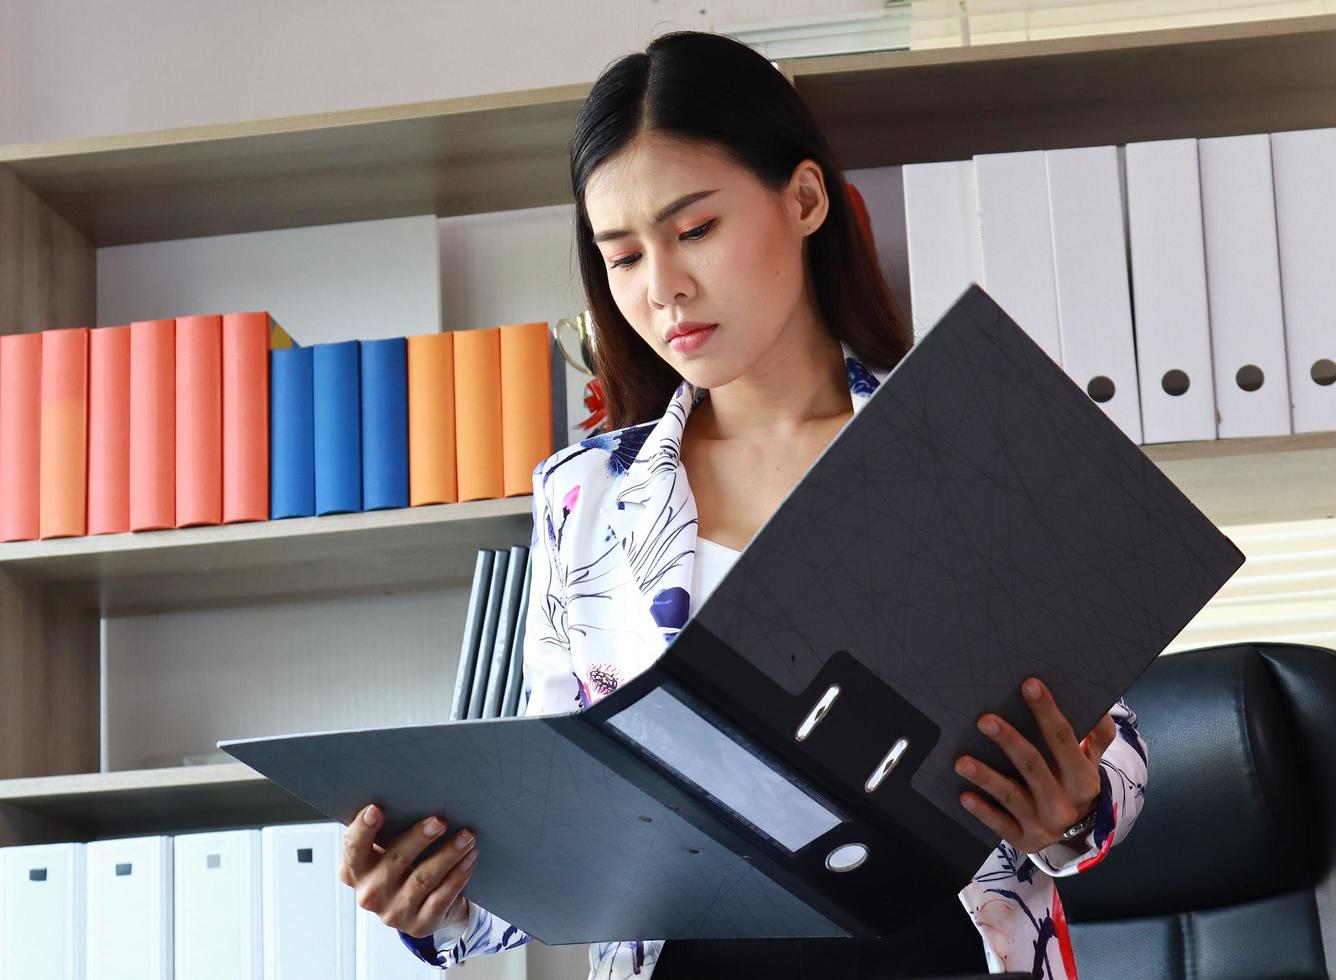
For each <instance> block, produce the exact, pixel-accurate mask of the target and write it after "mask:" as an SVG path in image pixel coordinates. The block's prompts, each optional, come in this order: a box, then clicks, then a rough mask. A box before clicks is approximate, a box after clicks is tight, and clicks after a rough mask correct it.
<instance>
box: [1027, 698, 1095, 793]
mask: <svg viewBox="0 0 1336 980" xmlns="http://www.w3.org/2000/svg"><path fill="white" fill-rule="evenodd" d="M1021 691H1022V693H1023V695H1024V697H1025V700H1026V703H1027V704H1029V705H1030V712H1031V713H1032V714H1033V715H1034V718H1035V722H1036V723H1038V725H1039V730H1040V732H1042V733H1043V736H1044V742H1045V743H1046V744H1047V745H1048V747H1049V750H1050V751H1051V752H1052V753H1053V762H1054V764H1055V765H1056V766H1057V767H1058V774H1059V778H1061V780H1062V782H1063V785H1070V783H1071V782H1072V780H1073V777H1075V776H1076V775H1077V774H1079V773H1081V772H1083V771H1084V769H1085V768H1086V767H1087V764H1088V760H1087V758H1086V754H1085V753H1084V752H1083V751H1082V750H1081V745H1080V744H1079V743H1078V741H1077V738H1076V732H1074V731H1072V726H1071V723H1070V722H1069V721H1067V717H1066V716H1065V715H1064V714H1063V713H1062V712H1061V711H1060V710H1059V709H1058V703H1057V702H1056V701H1054V700H1053V694H1052V692H1050V691H1049V689H1048V685H1047V684H1045V683H1043V682H1042V681H1041V680H1039V678H1037V677H1031V678H1028V679H1027V680H1026V681H1025V683H1024V684H1022V685H1021Z"/></svg>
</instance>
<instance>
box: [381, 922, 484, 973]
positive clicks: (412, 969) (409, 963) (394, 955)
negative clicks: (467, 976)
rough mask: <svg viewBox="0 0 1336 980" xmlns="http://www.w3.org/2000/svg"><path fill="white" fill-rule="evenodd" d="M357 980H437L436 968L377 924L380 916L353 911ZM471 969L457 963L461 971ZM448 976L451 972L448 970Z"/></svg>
mask: <svg viewBox="0 0 1336 980" xmlns="http://www.w3.org/2000/svg"><path fill="white" fill-rule="evenodd" d="M356 930H357V940H356V944H357V980H438V978H439V977H441V976H442V974H441V971H440V969H439V968H438V967H434V966H430V965H428V964H426V963H424V962H422V960H420V959H418V958H417V957H416V956H415V955H413V951H412V950H410V949H409V948H408V947H407V946H406V945H405V944H404V941H403V939H402V938H400V936H399V931H398V930H397V929H393V928H391V927H390V926H387V925H386V924H385V923H384V922H381V921H380V916H378V915H377V914H376V913H374V912H368V911H367V910H366V909H364V908H362V907H360V906H358V908H357V926H356ZM473 966H475V964H472V963H461V964H459V966H458V967H457V968H456V969H459V970H461V971H463V970H467V969H468V968H470V967H473ZM450 972H451V973H453V972H454V970H453V969H452V970H451V971H450Z"/></svg>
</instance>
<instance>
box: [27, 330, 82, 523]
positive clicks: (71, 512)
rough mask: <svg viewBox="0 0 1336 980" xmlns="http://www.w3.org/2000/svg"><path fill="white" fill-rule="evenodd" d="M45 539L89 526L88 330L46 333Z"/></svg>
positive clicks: (42, 481) (41, 511) (41, 508)
mask: <svg viewBox="0 0 1336 980" xmlns="http://www.w3.org/2000/svg"><path fill="white" fill-rule="evenodd" d="M41 427H42V436H41V439H42V448H41V461H40V463H39V464H38V479H39V483H40V490H39V496H40V498H41V499H40V503H39V505H38V517H39V523H40V527H41V537H42V538H43V539H46V538H77V537H81V536H82V535H83V534H84V532H85V531H86V530H87V527H88V512H87V506H88V328H87V327H73V328H70V329H67V330H46V331H44V332H43V333H42V418H41Z"/></svg>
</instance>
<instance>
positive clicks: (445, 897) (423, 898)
mask: <svg viewBox="0 0 1336 980" xmlns="http://www.w3.org/2000/svg"><path fill="white" fill-rule="evenodd" d="M476 843H477V842H476V839H475V838H474V836H473V834H471V833H470V832H468V831H460V832H459V833H457V834H456V835H455V836H454V837H453V838H452V839H451V840H450V841H449V842H447V843H446V845H445V846H444V847H442V848H441V849H440V850H439V851H437V852H436V853H435V854H433V855H432V856H431V857H430V858H428V859H427V860H425V861H423V862H422V863H421V864H419V865H418V866H417V867H416V868H414V869H413V872H412V874H410V875H409V876H408V878H407V879H406V880H405V881H404V883H403V886H402V887H401V888H400V889H399V893H398V895H396V896H395V899H394V901H393V902H392V904H391V908H392V910H393V912H394V914H395V915H396V916H397V917H398V918H399V919H400V920H401V921H404V922H407V923H409V924H410V925H411V926H412V929H405V931H409V932H411V931H412V930H413V929H423V930H427V931H434V930H436V929H438V928H440V926H441V924H442V923H443V922H445V921H446V920H447V919H448V917H449V912H450V910H451V909H452V908H453V907H454V905H455V903H456V902H457V901H458V900H459V896H460V894H461V893H462V891H463V889H464V885H465V884H466V883H467V881H468V879H469V878H470V877H472V875H473V868H474V864H475V862H476V860H477V857H478V849H477V847H476V846H475V845H476ZM399 928H404V927H403V926H400V927H399Z"/></svg>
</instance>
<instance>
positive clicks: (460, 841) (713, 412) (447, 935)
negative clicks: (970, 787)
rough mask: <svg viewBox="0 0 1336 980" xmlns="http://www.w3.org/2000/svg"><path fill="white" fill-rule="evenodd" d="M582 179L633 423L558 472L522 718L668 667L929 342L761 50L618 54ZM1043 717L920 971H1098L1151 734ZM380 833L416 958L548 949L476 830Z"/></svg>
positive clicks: (630, 962) (698, 37)
mask: <svg viewBox="0 0 1336 980" xmlns="http://www.w3.org/2000/svg"><path fill="white" fill-rule="evenodd" d="M571 178H572V185H573V188H574V193H575V200H576V224H577V235H578V237H577V247H578V249H579V256H580V267H581V272H582V275H583V279H584V286H585V289H586V293H587V295H588V297H589V301H590V307H591V310H592V312H593V315H594V321H595V323H596V325H597V327H596V329H597V333H596V336H595V341H596V343H595V356H596V359H597V365H596V366H597V369H598V374H599V377H600V378H601V380H602V382H603V385H604V388H605V391H606V397H607V406H608V418H609V426H610V427H611V428H612V431H610V432H607V433H606V434H604V435H599V436H595V437H592V438H589V439H585V440H584V441H582V442H580V443H579V444H577V445H573V446H568V447H565V448H564V449H562V450H560V451H558V452H557V453H554V454H553V455H552V456H550V457H549V458H548V459H546V460H544V461H543V462H542V463H540V464H539V465H538V466H537V467H536V468H535V470H534V528H535V530H534V538H533V543H532V549H531V558H532V562H533V568H532V584H531V588H532V592H531V598H530V605H529V613H528V619H527V622H526V630H527V633H526V636H525V650H524V656H525V663H526V677H527V685H526V695H527V701H526V708H525V713H526V714H543V713H550V712H565V711H570V710H573V709H576V708H578V707H581V706H587V705H589V704H591V703H593V702H594V701H597V700H598V699H600V698H602V697H604V696H605V695H607V694H608V693H609V692H611V691H613V690H615V689H616V688H617V686H618V685H619V684H620V683H622V682H624V681H626V680H627V679H629V678H630V677H633V676H635V675H636V674H637V673H639V672H640V671H641V670H643V669H644V668H645V667H647V666H648V665H649V664H650V663H652V662H653V661H654V660H655V659H657V658H658V656H659V655H660V654H661V653H662V651H663V648H664V646H665V645H666V644H667V643H668V642H669V641H670V640H671V639H672V638H673V637H674V636H675V635H676V633H677V631H678V630H679V629H680V628H681V627H682V626H683V625H684V624H685V622H686V620H687V618H688V617H689V616H690V615H691V613H692V612H694V610H695V609H696V608H698V607H699V605H700V603H701V601H703V599H704V598H705V596H706V595H707V594H708V592H709V590H710V589H711V588H713V586H714V584H715V582H717V581H718V579H719V578H720V577H721V576H722V574H723V572H724V571H725V570H726V568H727V566H728V564H730V563H731V561H732V560H733V559H734V558H735V557H736V556H737V553H738V551H739V550H740V549H742V548H743V547H745V546H746V544H747V542H748V541H749V540H750V538H751V537H752V535H753V534H754V533H755V531H756V530H757V529H758V528H759V527H760V526H761V525H762V524H763V523H764V522H765V521H766V519H767V518H768V517H769V516H770V515H771V514H772V513H773V512H774V511H775V509H776V508H777V507H778V505H779V503H780V502H781V501H782V500H783V498H784V497H785V496H786V495H787V494H788V492H789V491H790V490H791V489H792V487H793V486H794V485H795V484H796V483H797V482H798V480H799V479H800V478H801V477H802V475H803V473H804V472H805V471H806V470H807V469H808V468H809V467H810V465H811V464H812V462H813V461H814V460H815V459H816V458H817V457H818V456H819V455H820V454H821V452H822V451H823V449H824V448H825V447H826V446H827V445H828V444H829V442H830V441H831V439H832V438H833V437H834V436H835V434H836V433H837V432H838V431H839V430H840V428H841V427H842V426H843V425H844V424H845V422H846V421H847V420H848V419H849V418H850V417H851V416H852V415H853V414H854V413H855V412H857V411H858V410H859V409H860V408H861V406H862V405H863V404H864V403H866V401H867V399H868V398H869V397H870V396H871V393H872V391H873V390H874V389H875V388H876V386H877V385H878V384H879V383H880V382H881V380H882V379H883V378H885V376H886V374H887V373H888V372H889V371H890V369H891V368H892V367H893V366H894V365H895V363H896V362H897V361H898V359H899V358H900V357H901V356H903V355H904V353H905V352H906V351H907V350H908V348H909V345H910V342H911V341H910V334H909V330H908V328H907V324H906V323H905V321H904V319H903V317H902V316H901V315H900V313H899V311H898V309H897V307H896V304H895V301H894V300H893V298H892V297H891V295H890V293H889V290H888V289H887V287H886V285H885V282H884V280H883V279H882V277H881V274H880V271H879V269H878V266H877V263H876V259H875V257H874V255H873V254H872V251H871V249H870V247H869V243H868V242H867V240H866V239H865V238H864V237H863V235H862V234H861V232H860V229H859V227H858V225H857V223H856V221H855V219H854V217H853V213H852V209H851V206H850V202H849V199H848V197H847V196H846V192H845V190H844V184H843V179H842V177H841V171H840V168H839V167H838V165H837V164H836V162H835V160H834V158H833V156H832V153H831V151H830V149H829V147H828V146H827V145H826V142H825V140H824V139H823V138H822V136H821V135H820V133H819V132H818V130H817V127H816V126H815V124H814V122H813V120H812V118H811V117H810V115H809V113H808V112H807V110H806V108H805V107H804V106H803V104H802V102H801V100H800V99H799V98H798V96H797V94H796V93H795V92H794V90H793V89H792V87H791V86H790V85H789V84H788V82H787V81H786V80H785V79H784V78H783V76H782V75H781V74H780V73H779V72H777V71H776V70H775V68H774V67H773V66H772V65H771V64H770V63H769V62H768V61H767V60H766V59H765V58H763V57H762V56H761V55H759V54H757V53H756V52H754V51H752V50H751V49H750V48H748V47H746V46H745V45H742V44H740V43H738V42H735V41H732V40H729V39H727V38H723V37H720V36H716V35H711V34H700V33H694V32H678V33H674V34H668V35H664V36H661V37H659V38H658V39H656V40H655V41H654V42H653V43H652V44H650V45H649V47H648V49H647V50H646V51H645V52H644V53H643V54H633V55H630V56H628V57H625V58H623V59H621V60H620V61H618V62H616V63H615V64H613V65H612V66H611V67H609V68H608V69H607V70H606V71H605V72H604V73H603V74H602V75H601V76H600V78H599V79H598V81H597V82H596V84H595V85H594V87H593V90H592V91H591V93H590V95H589V97H588V99H587V100H586V102H585V104H584V107H583V109H582V110H581V114H580V117H579V120H578V122H577V124H576V129H575V133H574V136H573V139H572V144H571ZM665 406H666V410H665ZM688 473H689V474H690V483H689V484H688V482H687V474H688ZM1026 686H1027V687H1028V685H1026ZM1027 702H1028V703H1029V704H1030V705H1031V708H1032V710H1033V712H1034V714H1035V716H1036V719H1037V720H1038V723H1039V728H1040V730H1041V731H1043V732H1045V737H1046V740H1047V741H1048V743H1049V744H1048V745H1047V747H1046V748H1047V750H1048V755H1049V757H1050V758H1051V759H1052V760H1053V761H1052V762H1051V763H1050V762H1049V761H1048V759H1046V758H1044V755H1043V754H1042V753H1041V752H1040V749H1039V748H1038V747H1036V746H1034V745H1032V744H1031V743H1029V742H1028V741H1026V740H1025V739H1024V738H1023V737H1021V736H1020V734H1019V733H1018V732H1017V731H1016V730H1015V729H1014V728H1012V727H1011V726H1010V725H1009V724H1008V723H1007V722H1006V721H1005V720H1004V719H1000V718H997V717H996V716H992V715H986V716H985V717H984V718H982V719H980V728H981V730H983V731H984V732H985V733H986V734H990V735H991V736H992V737H993V738H994V739H995V740H996V741H997V742H998V743H999V745H1000V746H1001V748H1002V749H1003V750H1004V752H1005V753H1006V755H1007V756H1008V758H1009V759H1010V760H1011V761H1012V763H1013V764H1014V765H1015V767H1016V771H1017V772H1018V773H1025V774H1026V775H1025V777H1024V782H1023V783H1022V782H1020V781H1016V780H1013V779H1010V778H1008V777H1006V776H1004V775H1002V774H1000V773H998V772H996V771H994V770H992V769H990V768H989V767H987V766H985V765H983V764H982V763H981V762H979V761H977V760H971V759H968V758H964V757H962V758H961V759H959V760H957V772H958V773H959V774H960V775H961V776H962V777H965V778H966V779H968V780H969V781H970V782H972V783H973V784H974V785H975V786H977V787H978V790H979V792H970V791H967V792H964V793H962V794H961V805H962V806H963V807H965V808H966V809H967V810H968V812H970V813H972V814H973V815H974V817H976V818H977V819H978V820H980V821H981V822H982V823H983V824H985V825H986V826H987V827H988V828H989V829H990V830H991V831H992V832H993V833H995V834H996V835H997V837H998V838H1000V843H999V845H998V847H997V848H996V849H995V850H994V851H993V852H992V853H991V854H990V856H989V858H988V860H987V861H986V862H985V863H984V865H983V867H981V868H980V869H979V871H978V872H977V873H976V875H975V876H974V879H973V881H971V883H970V884H969V885H968V886H966V887H965V888H964V889H963V890H962V891H961V892H960V895H959V899H960V904H961V905H962V906H963V909H962V908H959V907H954V905H953V907H952V908H951V909H934V910H927V912H925V915H926V916H927V918H926V919H925V921H930V922H931V923H932V924H933V925H932V928H931V929H930V930H928V931H927V932H926V933H924V934H922V935H920V936H918V937H917V938H915V939H913V940H911V941H910V942H909V943H907V944H902V945H901V946H900V947H897V948H896V949H895V950H894V955H895V956H896V957H899V959H898V960H897V962H899V963H902V964H903V965H904V966H905V968H906V969H907V970H914V969H923V970H925V971H927V972H933V971H934V970H936V971H939V972H942V973H946V972H951V971H961V972H963V971H966V970H970V969H975V970H977V971H982V970H984V969H987V970H989V971H991V972H1002V971H1007V970H1010V971H1031V972H1032V973H1033V975H1034V976H1036V977H1052V978H1056V980H1074V978H1075V977H1076V967H1075V963H1074V959H1073V956H1072V950H1071V944H1070V941H1069V939H1068V936H1067V930H1066V923H1065V920H1064V918H1063V915H1062V906H1061V904H1060V902H1059V900H1058V895H1057V891H1056V889H1055V888H1054V885H1053V878H1054V877H1057V876H1063V875H1069V874H1075V873H1078V872H1080V871H1084V870H1086V869H1088V868H1089V867H1091V866H1093V865H1094V864H1096V863H1098V862H1099V861H1100V860H1101V859H1102V858H1103V857H1104V855H1105V854H1106V853H1107V852H1108V850H1109V848H1111V847H1112V846H1113V845H1114V844H1116V843H1117V842H1118V841H1119V840H1121V839H1122V838H1123V837H1125V836H1126V834H1127V832H1128V831H1129V829H1130V828H1131V826H1132V823H1133V821H1134V820H1135V818H1136V815H1137V813H1138V811H1139V810H1140V807H1141V801H1142V791H1143V789H1144V782H1145V771H1146V770H1145V743H1144V742H1143V741H1142V740H1141V738H1140V736H1139V734H1138V733H1137V730H1136V718H1135V715H1134V714H1133V713H1132V712H1131V711H1130V710H1129V709H1128V708H1127V706H1126V705H1125V704H1124V703H1123V702H1122V701H1121V700H1120V701H1119V702H1118V704H1117V705H1115V707H1114V710H1113V711H1112V712H1111V714H1110V715H1108V716H1106V717H1105V718H1104V719H1103V720H1101V722H1100V724H1099V725H1098V726H1097V727H1096V728H1095V729H1094V730H1093V731H1092V732H1091V733H1089V735H1087V736H1086V737H1085V738H1084V739H1082V740H1080V741H1078V740H1077V738H1076V737H1075V733H1073V732H1072V730H1071V727H1070V725H1068V724H1067V723H1066V721H1065V719H1064V718H1063V717H1062V715H1061V713H1060V712H1059V711H1058V709H1057V706H1056V705H1055V703H1054V702H1053V699H1052V697H1051V695H1050V694H1049V692H1048V691H1047V689H1046V688H1045V687H1044V686H1043V685H1042V684H1039V685H1038V687H1037V694H1036V696H1034V697H1032V698H1027ZM989 723H995V724H996V727H995V728H994V729H992V730H990V729H989V728H988V724H989ZM379 819H380V815H379V814H378V813H377V812H376V809H375V808H374V807H368V808H367V810H366V811H364V813H363V815H362V816H361V817H359V819H358V820H357V821H354V823H353V825H352V826H351V827H350V828H349V831H348V834H347V841H348V843H347V848H346V853H345V856H344V861H343V864H342V866H341V868H340V877H341V878H342V880H343V881H344V882H345V883H347V884H348V885H350V886H352V887H354V888H356V889H357V892H358V901H359V904H360V905H361V906H362V907H363V908H368V909H370V910H372V911H374V912H377V913H378V914H379V915H380V916H381V919H382V921H384V922H385V923H386V924H387V925H390V926H393V927H395V928H397V929H399V930H400V932H401V935H402V936H403V938H404V941H405V943H406V945H408V947H409V948H410V949H412V950H413V951H414V952H415V953H417V955H419V956H420V957H421V958H422V959H424V960H426V961H427V962H430V963H434V964H436V965H440V966H445V967H449V966H451V965H454V964H455V963H457V962H459V961H460V960H463V959H465V958H467V957H469V956H473V955H477V954H480V953H489V952H496V951H498V950H501V949H506V948H511V947H514V946H517V945H519V944H521V943H524V942H526V941H527V940H528V938H529V937H528V936H527V935H525V934H524V933H523V932H521V931H520V930H518V929H516V928H515V927H514V926H511V925H510V924H509V923H506V922H503V921H501V920H500V919H499V918H497V917H496V916H493V915H491V914H490V913H489V912H487V911H486V910H485V909H483V908H481V907H479V906H477V905H475V904H473V903H471V902H469V901H468V899H467V898H466V897H465V896H464V895H463V891H464V889H465V886H466V884H467V882H468V879H469V876H470V875H471V874H472V869H473V866H474V861H475V859H476V857H477V853H478V852H477V848H475V847H474V846H473V843H474V842H473V839H472V835H471V834H470V833H469V832H468V831H467V830H460V831H458V832H456V833H455V835H454V843H455V844H456V845H458V846H447V847H443V848H441V849H440V850H439V851H438V852H437V853H435V854H433V855H432V856H431V857H430V858H428V859H427V860H425V861H422V862H421V863H420V864H418V865H417V866H416V867H415V866H414V862H415V861H416V859H417V857H418V856H419V855H420V853H421V852H422V850H423V849H424V848H425V847H426V846H427V844H428V843H430V842H431V841H432V840H433V839H435V838H436V837H437V836H439V835H440V834H441V833H442V832H443V831H444V828H443V826H442V823H441V821H439V820H437V819H435V818H430V819H428V820H425V821H423V822H421V823H419V824H417V825H415V826H414V827H413V828H410V829H409V830H408V831H406V832H405V833H404V834H402V835H401V836H400V837H399V838H398V839H396V840H395V841H394V842H393V844H392V845H391V846H390V847H389V848H388V849H385V850H382V849H381V848H380V847H379V846H377V845H373V844H372V838H373V837H374V834H375V826H376V824H377V822H378V820H379ZM1068 831H1070V834H1069V836H1070V838H1071V842H1070V843H1062V840H1061V839H1062V837H1063V835H1064V834H1065V833H1067V832H1068ZM962 932H963V933H964V935H963V936H962ZM980 939H982V944H980ZM673 946H674V944H673V943H671V942H670V943H667V944H664V943H662V942H659V941H654V940H640V941H630V942H607V943H599V944H595V945H593V946H591V947H590V963H591V972H590V976H591V978H605V980H613V978H615V980H620V978H624V977H631V976H640V977H645V976H647V975H649V974H650V972H651V971H652V970H653V968H654V966H655V964H656V962H657V961H658V960H659V956H660V953H661V952H663V953H664V964H665V965H664V969H665V970H667V969H668V967H667V963H668V962H670V961H671V960H672V959H673V955H674V954H673ZM981 946H982V948H981ZM679 948H683V949H685V948H686V946H685V944H682V945H680V946H679ZM733 948H735V949H740V948H744V947H741V946H735V947H733Z"/></svg>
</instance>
